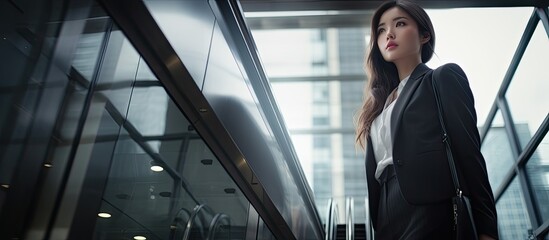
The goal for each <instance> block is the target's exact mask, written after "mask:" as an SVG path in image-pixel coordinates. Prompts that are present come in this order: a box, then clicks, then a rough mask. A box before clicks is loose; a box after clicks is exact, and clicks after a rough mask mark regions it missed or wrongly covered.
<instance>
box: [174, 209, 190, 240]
mask: <svg viewBox="0 0 549 240" xmlns="http://www.w3.org/2000/svg"><path fill="white" fill-rule="evenodd" d="M183 214H185V215H186V217H188V218H190V217H191V213H189V211H188V210H187V209H185V208H181V209H179V211H178V212H177V214H175V217H174V219H173V221H172V224H171V225H170V232H171V233H170V239H172V240H175V239H176V237H177V236H178V235H179V234H178V233H177V230H178V226H179V225H180V223H181V222H182V220H183V217H180V216H181V215H183ZM181 225H182V224H181Z"/></svg>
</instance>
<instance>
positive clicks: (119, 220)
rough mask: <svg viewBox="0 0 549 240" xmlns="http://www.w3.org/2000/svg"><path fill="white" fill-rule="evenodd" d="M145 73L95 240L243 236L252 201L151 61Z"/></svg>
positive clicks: (112, 170) (114, 158)
mask: <svg viewBox="0 0 549 240" xmlns="http://www.w3.org/2000/svg"><path fill="white" fill-rule="evenodd" d="M138 72H139V73H138V74H137V81H136V84H135V87H133V91H132V97H131V101H130V103H129V104H127V106H128V110H127V117H125V116H126V115H124V116H122V117H123V118H124V117H125V121H124V123H123V125H122V127H123V130H122V132H121V133H120V134H119V136H118V141H117V143H116V150H115V152H114V155H113V156H112V165H111V168H110V174H109V178H108V182H107V186H106V189H105V192H104V194H103V202H102V206H101V212H106V213H109V214H110V215H111V217H110V218H101V217H98V219H97V222H98V224H97V225H96V228H95V233H94V239H117V238H126V239H132V238H134V237H135V236H143V237H146V238H147V239H181V238H182V237H183V236H184V235H185V234H190V237H191V239H207V238H208V236H210V237H213V236H214V235H215V236H216V237H217V238H218V239H227V236H239V237H242V238H243V236H244V235H245V231H246V224H247V222H246V221H247V212H248V208H249V206H250V204H249V202H248V200H247V199H246V198H245V197H244V195H243V194H242V192H241V191H240V189H239V188H238V187H237V186H236V184H235V183H234V182H233V180H232V179H231V178H230V176H229V175H228V174H227V172H226V171H225V169H224V168H223V166H221V164H220V163H219V162H218V161H217V158H216V157H215V156H214V155H213V153H212V152H211V151H210V150H209V148H208V146H206V144H205V143H204V142H203V140H202V139H201V138H200V136H199V135H198V133H197V132H196V131H194V128H192V127H190V126H191V125H190V123H189V122H188V121H187V119H186V117H185V116H184V115H183V114H182V113H181V112H180V110H179V108H177V106H176V105H175V104H174V103H173V102H172V101H171V99H170V97H169V96H168V94H167V93H166V91H165V90H164V89H163V88H162V87H161V86H160V85H159V84H154V83H153V82H156V81H157V80H156V78H155V77H154V75H153V74H152V73H151V72H150V69H149V68H148V67H147V66H146V65H145V63H144V62H143V61H141V62H140V65H139V70H138ZM197 206H202V207H200V208H198V207H197ZM113 209H114V210H113ZM198 209H200V211H198ZM193 216H195V217H194V218H192V217H193ZM189 221H192V224H191V228H190V229H187V225H188V222H189ZM210 230H211V231H210Z"/></svg>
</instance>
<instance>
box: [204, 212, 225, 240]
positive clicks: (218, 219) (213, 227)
mask: <svg viewBox="0 0 549 240" xmlns="http://www.w3.org/2000/svg"><path fill="white" fill-rule="evenodd" d="M223 220H227V222H228V224H229V228H230V227H231V219H230V218H229V216H227V215H226V214H223V213H218V214H216V215H215V217H214V218H213V219H212V221H211V222H210V227H209V229H208V236H207V237H206V240H213V239H214V238H215V233H216V230H217V228H219V226H221V225H220V224H219V223H221V221H223ZM230 233H231V230H230V229H229V238H228V239H231V236H230Z"/></svg>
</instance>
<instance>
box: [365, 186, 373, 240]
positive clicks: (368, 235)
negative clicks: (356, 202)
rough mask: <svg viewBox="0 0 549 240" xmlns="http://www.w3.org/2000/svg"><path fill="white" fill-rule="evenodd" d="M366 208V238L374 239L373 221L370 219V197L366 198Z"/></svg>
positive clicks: (367, 239)
mask: <svg viewBox="0 0 549 240" xmlns="http://www.w3.org/2000/svg"><path fill="white" fill-rule="evenodd" d="M364 210H365V211H366V219H365V222H364V228H365V230H366V240H372V239H373V233H374V231H373V227H372V221H371V220H370V202H369V200H368V197H365V198H364Z"/></svg>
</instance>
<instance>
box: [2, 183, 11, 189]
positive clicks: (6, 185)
mask: <svg viewBox="0 0 549 240" xmlns="http://www.w3.org/2000/svg"><path fill="white" fill-rule="evenodd" d="M2 187H3V188H10V185H8V184H2Z"/></svg>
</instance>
